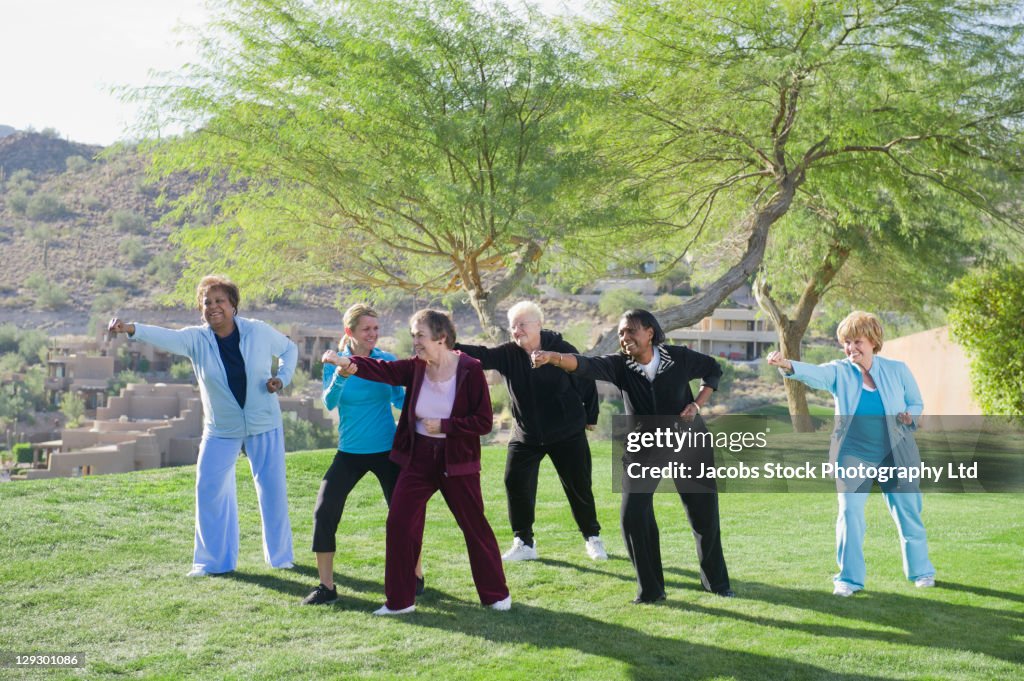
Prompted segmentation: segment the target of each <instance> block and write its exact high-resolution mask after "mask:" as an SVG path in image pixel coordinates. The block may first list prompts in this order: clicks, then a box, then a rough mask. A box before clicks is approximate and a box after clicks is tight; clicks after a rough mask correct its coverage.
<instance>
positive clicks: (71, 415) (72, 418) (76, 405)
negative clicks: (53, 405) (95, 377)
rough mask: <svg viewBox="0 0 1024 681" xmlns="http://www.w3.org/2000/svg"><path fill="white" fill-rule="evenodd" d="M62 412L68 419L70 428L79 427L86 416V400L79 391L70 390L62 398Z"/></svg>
mask: <svg viewBox="0 0 1024 681" xmlns="http://www.w3.org/2000/svg"><path fill="white" fill-rule="evenodd" d="M60 412H61V413H62V414H64V418H66V419H67V425H68V428H77V427H78V426H79V424H80V423H81V421H82V417H83V416H85V400H84V399H83V398H82V396H81V395H79V394H78V393H76V392H73V391H70V390H69V391H68V392H66V393H64V394H63V395H62V396H61V398H60Z"/></svg>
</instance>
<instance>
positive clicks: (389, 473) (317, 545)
mask: <svg viewBox="0 0 1024 681" xmlns="http://www.w3.org/2000/svg"><path fill="white" fill-rule="evenodd" d="M399 470H400V469H399V468H398V465H397V464H396V463H394V462H393V461H391V460H390V459H389V458H388V452H381V453H380V454H349V453H347V452H343V451H341V450H339V451H338V453H337V454H335V455H334V461H333V462H332V463H331V467H330V468H328V469H327V472H326V473H325V474H324V479H323V481H322V482H321V483H320V493H319V494H317V496H316V506H315V507H313V550H314V551H315V552H317V553H333V552H334V551H335V543H334V535H335V533H337V531H338V523H340V522H341V513H342V511H344V510H345V500H346V499H348V495H349V492H351V491H352V488H354V487H355V486H356V483H358V482H359V481H360V480H362V478H363V476H364V475H366V474H367V473H373V474H374V475H376V476H377V480H378V481H380V488H381V490H382V491H383V492H384V501H386V502H387V503H388V505H389V506H390V505H391V491H392V490H393V489H395V482H396V481H397V480H398V472H399Z"/></svg>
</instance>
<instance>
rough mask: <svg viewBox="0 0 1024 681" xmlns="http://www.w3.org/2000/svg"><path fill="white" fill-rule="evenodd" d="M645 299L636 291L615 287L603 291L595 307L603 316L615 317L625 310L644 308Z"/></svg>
mask: <svg viewBox="0 0 1024 681" xmlns="http://www.w3.org/2000/svg"><path fill="white" fill-rule="evenodd" d="M646 305H647V299H646V298H644V297H643V296H642V295H640V294H639V293H637V292H636V291H633V290H630V289H628V288H615V289H612V290H610V291H605V292H604V293H602V294H601V298H600V299H599V300H598V303H597V307H598V309H599V310H600V311H601V314H603V315H604V316H605V317H608V318H609V319H611V318H617V317H619V316H621V315H622V313H623V312H625V311H626V310H631V309H633V308H641V309H643V308H645V307H646Z"/></svg>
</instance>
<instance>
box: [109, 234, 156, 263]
mask: <svg viewBox="0 0 1024 681" xmlns="http://www.w3.org/2000/svg"><path fill="white" fill-rule="evenodd" d="M117 252H118V253H120V254H121V257H122V258H124V259H125V260H126V261H127V262H128V263H130V264H131V265H134V266H135V267H138V266H139V265H141V264H142V263H144V262H146V259H147V258H148V257H149V254H148V253H147V252H146V246H145V245H144V244H143V243H142V239H140V238H139V237H137V236H130V237H126V238H125V239H123V240H122V241H121V243H120V244H118V245H117Z"/></svg>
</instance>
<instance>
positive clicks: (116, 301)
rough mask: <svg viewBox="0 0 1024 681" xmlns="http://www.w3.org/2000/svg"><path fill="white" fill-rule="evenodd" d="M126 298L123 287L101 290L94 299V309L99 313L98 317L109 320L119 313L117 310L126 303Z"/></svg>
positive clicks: (101, 319)
mask: <svg viewBox="0 0 1024 681" xmlns="http://www.w3.org/2000/svg"><path fill="white" fill-rule="evenodd" d="M126 299H127V298H126V296H125V292H124V290H123V289H113V290H111V291H101V292H100V293H98V294H96V297H95V298H93V299H92V311H93V312H94V313H96V314H97V315H99V317H98V319H99V320H100V321H108V320H109V319H110V318H111V317H112V316H114V315H116V314H117V311H118V310H119V309H120V307H121V306H122V305H124V303H125V300H126Z"/></svg>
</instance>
